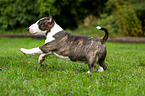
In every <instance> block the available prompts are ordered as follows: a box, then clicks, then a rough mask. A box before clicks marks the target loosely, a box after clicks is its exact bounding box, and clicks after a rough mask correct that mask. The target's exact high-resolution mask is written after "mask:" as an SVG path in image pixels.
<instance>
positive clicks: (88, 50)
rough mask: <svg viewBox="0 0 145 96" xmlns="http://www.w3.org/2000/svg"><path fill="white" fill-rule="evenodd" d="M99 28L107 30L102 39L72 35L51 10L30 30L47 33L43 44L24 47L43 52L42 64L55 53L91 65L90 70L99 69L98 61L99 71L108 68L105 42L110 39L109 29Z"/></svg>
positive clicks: (42, 33)
mask: <svg viewBox="0 0 145 96" xmlns="http://www.w3.org/2000/svg"><path fill="white" fill-rule="evenodd" d="M96 28H97V29H100V30H103V31H105V36H104V38H103V39H101V40H97V39H95V38H92V37H86V36H77V35H72V34H70V33H68V32H66V31H64V30H63V29H62V28H61V27H60V26H59V25H58V24H57V23H56V22H55V21H54V20H53V18H52V15H51V13H50V11H49V17H45V18H42V19H39V20H38V21H37V22H36V23H34V24H33V25H31V26H30V27H29V32H30V33H31V34H34V35H45V36H46V40H45V44H44V45H43V46H40V47H37V48H32V49H24V48H21V49H20V50H21V52H22V53H24V54H32V55H35V54H41V55H40V56H39V60H38V62H39V63H40V64H42V62H43V61H44V60H45V57H46V56H48V55H49V54H54V55H56V56H57V57H59V58H63V59H66V60H70V61H74V62H76V61H81V62H84V63H86V64H88V66H89V71H88V72H87V73H90V72H91V71H97V68H96V63H98V65H99V70H98V71H99V72H103V71H104V70H106V68H107V67H106V65H105V63H104V60H105V57H106V46H105V42H106V41H107V39H108V35H109V34H108V30H107V29H106V28H102V27H100V26H98V27H96Z"/></svg>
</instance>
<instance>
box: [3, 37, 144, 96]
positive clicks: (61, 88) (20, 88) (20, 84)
mask: <svg viewBox="0 0 145 96" xmlns="http://www.w3.org/2000/svg"><path fill="white" fill-rule="evenodd" d="M43 43H44V40H36V39H29V38H27V39H26V38H23V39H16V38H15V39H12V38H11V39H10V38H0V67H1V70H0V96H5V95H6V96H63V95H64V96H65V95H67V96H144V95H145V44H120V43H106V45H107V51H108V52H107V53H108V54H107V57H106V60H105V63H106V65H107V67H108V69H107V70H106V71H105V72H102V73H99V72H95V73H91V75H87V74H86V72H87V71H88V66H87V65H86V64H83V63H78V62H70V61H66V60H63V59H59V58H57V57H55V56H53V55H50V56H48V57H47V59H46V60H45V61H44V65H45V67H40V66H39V64H38V57H39V55H23V54H22V53H21V52H20V51H19V49H20V48H34V47H38V46H41V45H43Z"/></svg>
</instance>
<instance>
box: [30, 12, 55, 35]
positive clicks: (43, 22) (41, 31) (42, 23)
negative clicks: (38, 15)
mask: <svg viewBox="0 0 145 96" xmlns="http://www.w3.org/2000/svg"><path fill="white" fill-rule="evenodd" d="M53 26H54V20H53V19H52V15H51V13H50V11H49V17H44V18H42V19H39V20H38V21H37V22H36V23H34V24H32V25H31V26H30V27H29V29H28V30H29V32H30V33H31V34H34V35H47V33H48V32H49V31H50V30H51V28H52V27H53Z"/></svg>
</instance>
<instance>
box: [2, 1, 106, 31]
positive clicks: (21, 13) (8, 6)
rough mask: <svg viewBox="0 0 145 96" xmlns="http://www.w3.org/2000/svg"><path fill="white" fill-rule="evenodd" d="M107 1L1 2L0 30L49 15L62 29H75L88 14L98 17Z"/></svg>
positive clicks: (17, 26)
mask: <svg viewBox="0 0 145 96" xmlns="http://www.w3.org/2000/svg"><path fill="white" fill-rule="evenodd" d="M105 2H107V0H104V1H101V0H89V1H88V0H57V1H56V0H2V1H0V6H1V8H0V24H1V25H2V26H0V28H1V29H14V28H19V27H23V26H29V25H31V24H32V23H34V22H35V21H37V20H38V19H39V18H42V17H46V16H48V15H49V14H48V11H49V10H51V13H52V15H53V17H54V18H55V20H56V21H58V23H59V24H61V25H65V26H62V27H63V28H76V27H77V25H78V23H80V22H83V19H84V18H85V17H86V16H87V15H88V14H93V15H95V16H99V15H100V14H101V13H102V11H103V7H104V4H105Z"/></svg>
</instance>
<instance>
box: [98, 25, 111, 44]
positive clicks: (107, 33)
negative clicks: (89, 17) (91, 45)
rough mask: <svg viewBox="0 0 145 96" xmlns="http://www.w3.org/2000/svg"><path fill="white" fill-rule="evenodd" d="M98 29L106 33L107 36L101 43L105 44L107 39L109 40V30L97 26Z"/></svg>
mask: <svg viewBox="0 0 145 96" xmlns="http://www.w3.org/2000/svg"><path fill="white" fill-rule="evenodd" d="M96 28H97V29H99V30H103V31H105V36H104V37H103V39H101V40H100V41H101V43H102V44H104V43H105V42H106V41H107V39H108V36H109V32H108V30H107V29H106V28H103V27H100V26H97V27H96Z"/></svg>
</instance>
